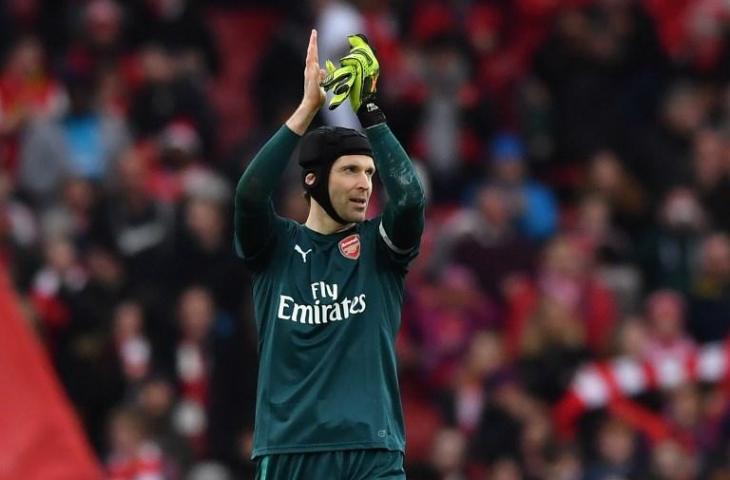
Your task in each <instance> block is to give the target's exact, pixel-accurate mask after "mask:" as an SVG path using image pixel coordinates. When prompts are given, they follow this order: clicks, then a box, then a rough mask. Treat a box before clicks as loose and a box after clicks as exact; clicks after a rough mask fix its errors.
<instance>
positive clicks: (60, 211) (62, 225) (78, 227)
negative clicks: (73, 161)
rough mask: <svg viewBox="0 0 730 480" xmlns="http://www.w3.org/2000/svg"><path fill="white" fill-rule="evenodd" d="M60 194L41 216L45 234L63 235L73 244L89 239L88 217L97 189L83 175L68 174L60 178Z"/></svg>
mask: <svg viewBox="0 0 730 480" xmlns="http://www.w3.org/2000/svg"><path fill="white" fill-rule="evenodd" d="M60 193H61V195H60V198H59V199H58V200H57V201H56V203H55V204H53V206H51V207H49V208H48V209H47V210H46V211H45V212H44V214H43V216H42V217H41V230H42V232H43V235H45V236H47V237H53V236H59V235H62V236H67V237H68V238H70V239H72V241H73V242H74V243H75V244H77V245H83V246H86V245H88V244H89V243H90V242H92V238H91V237H92V231H91V227H92V221H93V217H94V209H95V208H96V207H97V203H98V198H99V190H98V189H97V188H95V186H94V185H93V184H92V183H91V182H90V181H89V180H87V179H84V178H80V177H71V178H69V179H68V180H66V181H65V182H64V185H63V188H62V191H61V192H60Z"/></svg>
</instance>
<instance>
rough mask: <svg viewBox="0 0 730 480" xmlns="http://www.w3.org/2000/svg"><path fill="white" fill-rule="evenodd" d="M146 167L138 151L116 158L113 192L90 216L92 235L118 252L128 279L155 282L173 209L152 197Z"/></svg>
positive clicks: (159, 269) (167, 237) (162, 273)
mask: <svg viewBox="0 0 730 480" xmlns="http://www.w3.org/2000/svg"><path fill="white" fill-rule="evenodd" d="M148 180H149V167H148V166H147V164H146V162H145V159H144V158H143V157H142V156H141V154H140V153H139V152H138V151H135V150H129V151H127V152H126V153H125V154H124V155H123V157H122V158H121V159H120V161H119V163H118V165H117V170H116V176H115V188H114V191H113V193H112V194H111V195H110V197H109V198H108V199H106V200H105V201H104V202H103V204H102V205H101V206H100V208H99V211H98V212H97V215H96V217H95V219H94V226H93V228H94V236H95V237H96V238H98V239H100V240H101V241H103V242H104V243H106V244H108V245H113V246H114V248H115V249H116V250H117V251H118V252H119V253H120V254H121V256H122V258H123V259H124V261H125V264H126V271H127V274H128V276H129V278H130V280H131V281H133V282H135V283H138V284H140V285H145V284H148V285H149V284H157V283H156V282H157V281H159V279H161V278H164V270H163V266H162V263H163V262H164V258H163V257H162V255H161V253H162V252H163V251H164V248H165V246H166V243H167V242H169V240H170V234H171V225H172V220H173V217H172V214H173V212H172V211H171V210H170V209H169V208H167V207H165V206H164V205H162V204H160V203H158V202H156V201H154V200H153V199H152V198H151V195H150V193H149V190H148V187H147V182H148Z"/></svg>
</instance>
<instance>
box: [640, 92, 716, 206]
mask: <svg viewBox="0 0 730 480" xmlns="http://www.w3.org/2000/svg"><path fill="white" fill-rule="evenodd" d="M708 109H709V104H708V102H707V98H706V96H704V95H703V92H702V91H701V90H700V88H699V87H698V86H697V85H695V84H692V83H688V82H677V83H675V84H673V85H671V86H670V88H669V89H668V90H667V92H666V95H665V97H664V100H663V104H662V105H661V110H660V112H659V118H658V122H657V125H656V127H653V128H651V129H650V130H649V131H647V132H643V131H636V132H633V134H634V135H635V137H636V138H633V139H632V140H631V144H632V145H634V149H633V151H632V152H631V153H630V164H631V166H632V167H633V169H634V171H635V173H636V174H637V176H639V177H640V178H641V179H642V181H643V182H644V184H645V185H646V186H647V188H648V191H649V193H650V194H651V195H652V197H653V198H654V199H656V200H658V199H660V198H663V197H664V196H665V194H667V192H669V191H670V190H672V189H674V188H676V187H680V186H682V185H686V184H687V183H688V179H690V178H692V163H691V161H690V153H691V149H692V140H693V135H694V134H695V132H697V130H698V129H699V128H700V127H701V125H702V123H703V122H704V121H705V120H706V118H707V115H708Z"/></svg>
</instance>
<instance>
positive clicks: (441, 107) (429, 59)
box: [414, 34, 487, 201]
mask: <svg viewBox="0 0 730 480" xmlns="http://www.w3.org/2000/svg"><path fill="white" fill-rule="evenodd" d="M460 41H461V39H459V38H456V37H455V36H453V35H448V34H444V35H441V36H435V37H434V38H432V39H430V40H429V42H428V44H427V48H426V51H425V55H424V57H423V65H422V72H421V75H422V76H423V83H424V85H425V87H426V91H427V96H426V98H425V102H424V105H423V115H422V123H421V125H420V132H419V136H420V137H421V138H420V141H419V144H420V145H421V148H417V149H416V151H415V152H414V153H415V154H416V155H417V156H418V157H420V158H423V159H424V160H425V162H426V164H427V165H428V167H429V170H430V171H431V172H433V177H432V179H433V195H434V197H435V198H437V199H438V200H439V201H449V200H451V201H453V200H459V198H458V197H455V195H456V194H457V192H458V191H459V188H458V185H460V184H463V183H464V181H465V179H466V173H467V172H466V168H465V167H466V165H465V162H467V161H471V163H474V162H475V161H476V160H477V158H476V157H477V154H478V151H479V147H478V144H477V143H476V140H475V139H474V134H475V132H473V131H471V130H470V129H469V126H468V125H466V124H465V122H463V120H462V119H463V118H464V115H463V113H464V105H462V102H461V101H460V100H461V99H460V98H459V96H460V93H461V90H462V89H463V88H464V87H465V85H466V82H467V80H468V74H469V64H468V62H467V60H468V59H467V57H466V54H465V51H464V49H463V48H462V46H461V43H460ZM482 127H484V126H482ZM484 133H487V132H484Z"/></svg>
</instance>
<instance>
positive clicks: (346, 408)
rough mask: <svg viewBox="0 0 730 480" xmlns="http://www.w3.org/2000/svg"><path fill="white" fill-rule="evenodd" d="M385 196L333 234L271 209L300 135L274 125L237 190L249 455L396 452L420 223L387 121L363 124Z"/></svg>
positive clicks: (416, 197)
mask: <svg viewBox="0 0 730 480" xmlns="http://www.w3.org/2000/svg"><path fill="white" fill-rule="evenodd" d="M367 134H368V138H369V140H370V143H371V145H372V147H373V153H374V159H375V163H376V166H377V167H378V171H379V175H380V178H381V180H382V182H383V185H384V186H385V189H386V192H387V193H388V195H389V197H390V200H389V202H388V203H387V205H386V207H385V209H384V211H383V215H382V216H379V217H377V218H375V219H372V220H368V221H366V222H363V223H360V224H356V225H355V226H353V227H352V228H350V229H348V230H346V231H343V232H339V233H335V234H330V235H323V234H320V233H317V232H315V231H313V230H311V229H309V228H307V227H306V226H303V225H300V224H298V223H296V222H293V221H291V220H288V219H284V218H282V217H280V216H278V215H276V214H275V212H274V210H273V207H272V203H271V192H272V191H273V188H274V186H275V184H276V183H277V181H278V177H279V175H280V174H281V171H283V169H284V168H283V167H284V166H285V164H286V162H287V161H288V159H289V156H290V155H291V153H292V151H293V150H294V148H295V147H296V144H297V142H298V139H299V136H297V135H296V134H294V133H293V132H291V131H290V130H289V129H288V128H286V127H282V128H281V129H280V130H279V132H277V134H276V135H274V137H272V139H271V140H269V142H268V143H267V144H266V145H265V146H264V147H263V148H262V149H261V151H260V152H259V153H258V154H257V156H256V157H255V158H254V160H253V161H252V162H251V165H250V166H249V167H248V168H247V170H246V172H244V174H243V175H242V177H241V180H240V181H239V184H238V187H237V190H236V212H235V221H236V239H235V246H236V250H237V253H238V254H239V256H241V257H242V258H243V259H244V261H246V263H247V264H248V266H249V267H250V268H251V270H252V271H253V272H254V276H253V297H254V310H255V318H256V328H257V332H258V348H259V360H260V361H259V364H260V365H259V375H258V391H257V396H256V424H255V429H254V448H253V454H252V456H253V457H254V458H255V457H259V456H262V455H268V454H277V453H301V452H315V451H330V450H349V449H371V448H384V449H389V450H400V451H403V450H404V446H405V433H404V427H403V413H402V410H401V405H400V394H399V390H398V377H397V369H396V356H395V337H396V332H397V331H398V328H399V326H400V314H401V306H402V304H403V290H404V278H405V274H406V268H407V265H408V263H409V262H410V261H411V260H412V259H413V258H414V257H415V256H416V255H417V253H418V244H419V240H420V236H421V232H422V231H423V209H424V198H423V190H422V187H421V185H420V183H419V182H418V180H417V177H416V175H415V172H414V170H413V167H412V165H411V163H410V160H409V159H408V156H407V155H406V154H405V152H404V151H403V149H402V148H401V146H400V144H399V143H398V142H397V140H396V139H395V137H394V136H393V135H392V133H391V132H390V130H389V129H388V127H387V126H386V125H385V124H379V125H376V126H374V127H371V128H368V129H367Z"/></svg>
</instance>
